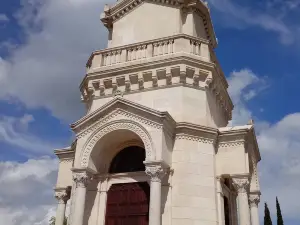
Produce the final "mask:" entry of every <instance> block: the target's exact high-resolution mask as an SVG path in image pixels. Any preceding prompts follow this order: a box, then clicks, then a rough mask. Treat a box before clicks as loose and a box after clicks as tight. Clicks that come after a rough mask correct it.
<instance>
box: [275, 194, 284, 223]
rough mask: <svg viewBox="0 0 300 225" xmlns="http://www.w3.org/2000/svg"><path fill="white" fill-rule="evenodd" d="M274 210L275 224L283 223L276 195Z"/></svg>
mask: <svg viewBox="0 0 300 225" xmlns="http://www.w3.org/2000/svg"><path fill="white" fill-rule="evenodd" d="M276 211H277V225H283V219H282V214H281V209H280V205H279V202H278V198H277V197H276Z"/></svg>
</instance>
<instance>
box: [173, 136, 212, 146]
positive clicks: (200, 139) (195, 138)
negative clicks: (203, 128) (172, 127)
mask: <svg viewBox="0 0 300 225" xmlns="http://www.w3.org/2000/svg"><path fill="white" fill-rule="evenodd" d="M176 140H188V141H195V142H201V143H205V144H213V143H214V139H208V138H203V137H198V136H192V135H187V134H176Z"/></svg>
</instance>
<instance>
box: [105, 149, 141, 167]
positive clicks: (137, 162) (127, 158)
mask: <svg viewBox="0 0 300 225" xmlns="http://www.w3.org/2000/svg"><path fill="white" fill-rule="evenodd" d="M145 158H146V155H145V149H143V148H141V147H138V146H130V147H127V148H124V149H123V150H121V151H120V152H119V153H118V154H117V155H116V156H115V157H114V158H113V160H112V162H111V164H110V168H109V173H126V172H136V171H145V165H144V163H143V162H144V161H145Z"/></svg>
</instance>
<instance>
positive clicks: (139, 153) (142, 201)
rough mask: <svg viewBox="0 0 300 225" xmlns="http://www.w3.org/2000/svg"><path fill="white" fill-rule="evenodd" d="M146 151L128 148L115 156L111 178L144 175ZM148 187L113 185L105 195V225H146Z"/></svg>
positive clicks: (111, 165) (128, 184) (143, 185)
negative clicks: (135, 173) (120, 175)
mask: <svg viewBox="0 0 300 225" xmlns="http://www.w3.org/2000/svg"><path fill="white" fill-rule="evenodd" d="M145 157H146V154H145V149H144V148H142V147H139V146H129V147H126V148H124V149H123V150H121V151H120V152H118V153H117V154H116V155H115V156H114V158H113V159H112V161H111V163H110V167H109V173H110V174H118V173H134V172H142V171H145V165H144V160H145ZM149 202H150V187H149V184H148V183H147V182H130V183H115V184H112V185H111V186H110V188H109V190H108V192H107V201H106V215H105V225H148V220H149Z"/></svg>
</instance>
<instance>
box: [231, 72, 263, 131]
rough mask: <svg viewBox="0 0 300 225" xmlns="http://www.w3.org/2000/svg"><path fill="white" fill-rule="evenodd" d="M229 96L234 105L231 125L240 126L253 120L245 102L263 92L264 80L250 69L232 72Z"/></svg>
mask: <svg viewBox="0 0 300 225" xmlns="http://www.w3.org/2000/svg"><path fill="white" fill-rule="evenodd" d="M228 83H229V88H228V91H229V94H230V96H231V98H232V101H233V103H234V110H233V113H232V118H233V119H232V121H231V122H230V123H229V126H231V125H241V124H245V123H247V122H248V121H249V120H250V119H253V118H252V117H253V115H252V112H251V111H250V110H249V109H248V108H247V107H246V101H249V100H250V99H252V98H254V97H255V96H256V95H257V94H258V93H260V92H261V91H262V90H264V89H265V88H266V87H267V85H266V81H265V78H261V77H259V76H257V75H256V74H255V73H253V71H251V70H250V69H242V70H240V71H233V72H232V73H231V74H230V76H229V78H228Z"/></svg>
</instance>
